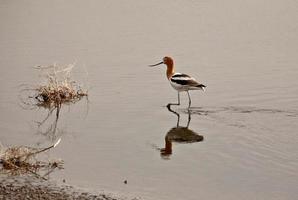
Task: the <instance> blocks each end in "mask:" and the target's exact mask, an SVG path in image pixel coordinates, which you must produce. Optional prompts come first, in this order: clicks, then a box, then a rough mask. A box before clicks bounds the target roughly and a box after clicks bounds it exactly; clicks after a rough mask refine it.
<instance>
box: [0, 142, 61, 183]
mask: <svg viewBox="0 0 298 200" xmlns="http://www.w3.org/2000/svg"><path fill="white" fill-rule="evenodd" d="M59 142H60V139H59V140H58V141H57V142H56V143H55V144H54V145H51V146H49V147H47V148H42V149H38V148H32V147H26V146H18V147H9V148H4V147H1V149H0V164H1V165H0V166H1V167H0V172H2V173H7V174H11V175H21V174H28V173H29V174H32V175H34V176H37V177H38V178H42V179H45V180H47V178H46V177H47V176H48V175H49V174H50V173H51V172H53V171H54V170H55V169H62V168H63V161H62V160H52V161H42V160H40V159H38V156H39V154H40V153H42V152H45V151H48V150H50V149H52V148H54V147H56V146H57V145H58V144H59Z"/></svg>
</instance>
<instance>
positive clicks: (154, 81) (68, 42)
mask: <svg viewBox="0 0 298 200" xmlns="http://www.w3.org/2000/svg"><path fill="white" fill-rule="evenodd" d="M297 9H298V3H296V2H294V1H288V0H286V1H278V0H274V1H257V0H253V1H241V2H239V1H235V0H229V1H225V2H221V1H204V0H202V1H189V2H185V1H163V2H160V1H150V2H148V1H138V2H137V1H126V2H125V4H124V3H121V4H119V2H111V1H88V2H79V1H68V2H67V1H64V2H61V1H49V2H33V1H32V2H31V1H27V2H18V1H2V2H1V3H0V27H1V32H0V55H1V58H0V66H1V67H0V74H1V76H0V85H1V86H0V93H1V97H0V111H1V112H0V113H1V114H0V122H1V123H0V131H1V137H0V141H1V143H2V144H3V145H29V146H30V145H31V146H46V145H48V144H50V143H52V142H53V141H54V140H55V139H57V138H59V137H62V141H61V143H60V144H59V145H58V146H57V147H56V148H55V149H53V151H51V152H49V153H48V154H49V155H50V157H54V158H57V157H58V158H62V159H63V160H64V161H65V165H64V167H65V169H64V170H62V171H58V172H55V173H53V174H52V175H51V178H52V179H53V180H56V181H58V182H62V180H63V179H65V180H66V182H67V183H68V184H73V185H76V186H79V187H82V188H90V190H102V189H104V190H108V191H117V192H118V191H119V192H123V193H126V194H128V195H132V196H140V197H142V198H144V199H165V200H170V199H199V198H202V199H239V197H240V198H241V199H294V198H295V197H296V196H297V185H298V175H297V174H298V173H297V172H298V170H297V169H298V157H297V152H298V146H297V142H298V136H297V134H296V133H297V130H298V123H297V122H298V101H297V99H298V89H297V88H298V81H297V77H298V66H297V64H298V57H297V52H298V23H297V17H298V16H297V12H296V11H297ZM165 55H170V56H172V57H173V58H174V59H175V63H176V69H177V71H179V72H183V73H187V74H191V75H193V76H194V77H196V78H197V79H198V80H199V81H201V82H202V83H204V84H206V85H207V90H206V92H201V91H194V92H192V93H191V96H192V106H193V107H192V109H191V111H190V121H189V126H188V130H192V132H193V133H194V134H197V135H200V136H202V137H203V140H202V141H198V142H192V143H188V142H175V141H174V140H173V141H172V149H171V154H167V155H161V149H162V148H165V142H166V141H165V137H166V136H167V134H168V132H169V131H170V130H172V129H173V128H177V127H176V126H177V119H178V118H177V115H176V114H175V113H173V112H169V111H168V109H167V108H166V105H167V103H169V102H176V101H177V100H176V98H177V94H176V92H175V91H174V90H173V89H172V88H170V86H169V84H168V82H167V81H166V77H165V68H164V67H159V68H149V67H147V66H148V65H149V64H154V63H157V62H159V61H160V60H161V59H162V57H163V56H165ZM54 62H57V63H60V64H68V63H73V62H76V67H75V69H74V71H73V75H74V78H75V79H76V80H78V81H79V82H82V83H84V86H85V87H86V88H88V89H89V99H88V101H86V100H81V101H80V102H78V103H76V104H75V105H69V106H64V107H63V108H62V110H61V113H60V117H59V121H58V124H57V127H58V129H57V132H56V135H51V134H50V135H49V134H42V132H43V133H44V132H45V131H46V130H47V126H48V127H49V126H51V123H53V122H54V121H55V119H54V116H51V117H50V118H49V120H48V121H47V123H46V124H45V127H42V130H40V129H38V126H37V123H36V122H37V121H42V119H44V118H45V117H46V116H47V110H43V109H32V110H30V109H24V108H23V107H22V106H21V103H20V101H19V98H18V97H19V94H20V88H21V87H22V84H29V85H34V84H38V83H39V82H40V78H38V73H37V72H36V70H34V69H33V67H34V66H37V65H48V64H52V63H54ZM181 97H182V105H181V106H179V107H174V106H173V107H172V109H173V111H175V112H176V113H178V114H180V121H179V126H183V127H186V126H187V124H188V120H189V113H188V111H187V109H186V107H187V103H188V102H187V95H186V94H181ZM41 131H42V132H41ZM125 180H127V184H124V181H125Z"/></svg>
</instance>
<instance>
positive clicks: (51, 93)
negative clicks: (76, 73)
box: [35, 65, 87, 107]
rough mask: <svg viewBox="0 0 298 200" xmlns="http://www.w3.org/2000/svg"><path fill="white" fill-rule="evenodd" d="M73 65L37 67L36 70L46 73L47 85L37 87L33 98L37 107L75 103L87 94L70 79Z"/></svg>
mask: <svg viewBox="0 0 298 200" xmlns="http://www.w3.org/2000/svg"><path fill="white" fill-rule="evenodd" d="M73 67H74V65H68V66H57V65H53V66H46V67H42V66H39V67H38V69H40V70H42V72H46V78H47V83H46V84H45V85H41V86H39V87H38V88H37V89H36V90H37V95H36V96H35V98H36V99H37V100H38V105H39V106H44V107H58V106H60V105H61V104H63V103H75V102H76V101H78V100H80V99H81V98H82V97H84V96H87V92H86V91H83V90H82V89H81V87H80V86H79V85H78V84H77V83H76V82H75V81H72V80H71V78H70V72H71V70H72V68H73Z"/></svg>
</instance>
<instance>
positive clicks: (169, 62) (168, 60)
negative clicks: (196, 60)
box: [149, 56, 174, 67]
mask: <svg viewBox="0 0 298 200" xmlns="http://www.w3.org/2000/svg"><path fill="white" fill-rule="evenodd" d="M161 64H165V65H167V66H173V65H174V61H173V59H172V58H171V57H168V56H165V57H164V58H163V59H162V62H159V63H157V64H154V65H149V67H155V66H158V65H161Z"/></svg>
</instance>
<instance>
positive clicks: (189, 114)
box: [186, 109, 191, 128]
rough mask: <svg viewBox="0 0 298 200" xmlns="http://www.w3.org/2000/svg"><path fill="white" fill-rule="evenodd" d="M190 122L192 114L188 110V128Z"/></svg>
mask: <svg viewBox="0 0 298 200" xmlns="http://www.w3.org/2000/svg"><path fill="white" fill-rule="evenodd" d="M190 120H191V113H190V110H189V109H188V121H187V126H186V128H188V126H189V124H190Z"/></svg>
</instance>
